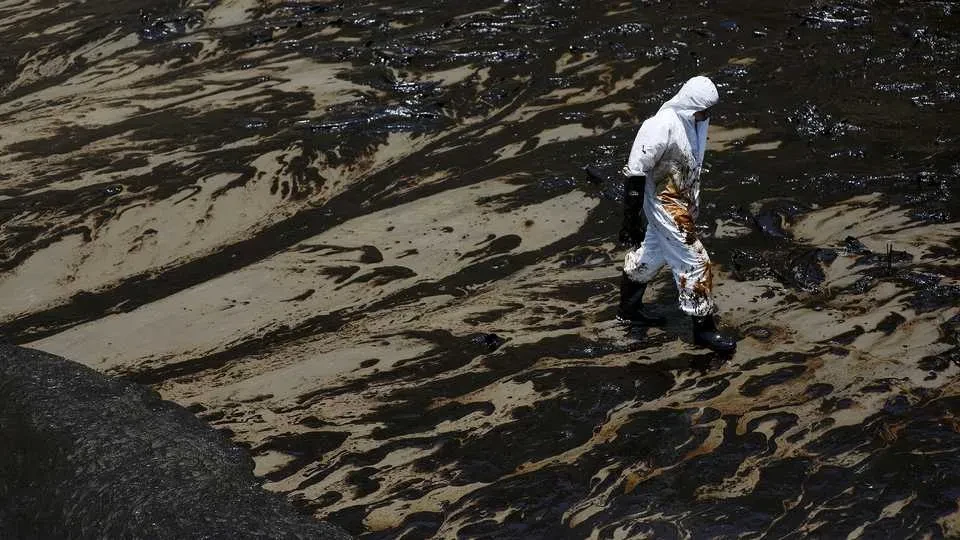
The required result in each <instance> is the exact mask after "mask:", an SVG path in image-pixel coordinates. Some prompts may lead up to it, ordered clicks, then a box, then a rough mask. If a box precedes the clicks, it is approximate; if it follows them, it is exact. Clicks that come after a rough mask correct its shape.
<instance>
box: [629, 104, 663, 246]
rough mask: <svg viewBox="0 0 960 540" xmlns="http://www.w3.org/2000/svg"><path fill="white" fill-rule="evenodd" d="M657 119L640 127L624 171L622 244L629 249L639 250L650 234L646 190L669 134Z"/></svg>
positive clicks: (650, 120)
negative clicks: (645, 214) (636, 248)
mask: <svg viewBox="0 0 960 540" xmlns="http://www.w3.org/2000/svg"><path fill="white" fill-rule="evenodd" d="M659 126H660V125H659V123H658V122H657V121H656V118H651V119H649V120H647V121H646V122H644V123H643V125H641V126H640V130H639V131H637V137H636V138H635V139H634V141H633V148H632V149H631V150H630V158H629V159H628V160H627V165H626V166H625V167H624V168H623V174H624V175H626V179H625V180H624V182H623V224H622V225H621V226H620V242H621V243H623V244H625V245H628V246H638V245H640V243H641V242H643V237H644V236H645V234H646V230H645V229H646V224H645V223H644V219H643V215H642V214H643V190H644V189H645V186H646V183H647V178H646V176H647V175H648V174H650V173H651V172H652V171H653V167H654V166H655V165H656V164H657V161H659V159H660V157H661V156H663V149H664V147H665V146H666V141H667V139H668V136H669V133H663V129H662V128H661V127H659Z"/></svg>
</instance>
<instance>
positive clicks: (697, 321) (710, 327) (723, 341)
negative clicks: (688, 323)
mask: <svg viewBox="0 0 960 540" xmlns="http://www.w3.org/2000/svg"><path fill="white" fill-rule="evenodd" d="M693 342H694V344H696V345H700V346H701V347H706V348H708V349H711V350H713V351H716V352H719V353H732V352H733V351H735V350H737V340H736V339H734V338H733V336H730V335H728V334H725V333H723V332H720V331H719V330H717V323H716V322H715V321H714V320H713V315H708V316H706V317H693Z"/></svg>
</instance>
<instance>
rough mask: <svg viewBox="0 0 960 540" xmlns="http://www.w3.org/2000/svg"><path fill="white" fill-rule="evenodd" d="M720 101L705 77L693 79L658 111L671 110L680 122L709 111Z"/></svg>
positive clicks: (715, 89)
mask: <svg viewBox="0 0 960 540" xmlns="http://www.w3.org/2000/svg"><path fill="white" fill-rule="evenodd" d="M719 100H720V94H719V93H718V92H717V87H716V86H714V84H713V81H711V80H710V79H708V78H707V77H694V78H692V79H690V80H689V81H687V82H686V83H685V84H684V85H683V88H681V89H680V91H679V92H677V95H675V96H673V98H672V99H670V101H668V102H666V103H664V104H663V106H662V107H660V110H661V111H662V110H664V109H673V110H674V111H676V112H677V116H679V117H680V118H681V119H682V120H692V119H693V115H694V113H697V112H700V111H702V110H705V109H709V108H710V107H713V106H714V105H716V104H717V101H719Z"/></svg>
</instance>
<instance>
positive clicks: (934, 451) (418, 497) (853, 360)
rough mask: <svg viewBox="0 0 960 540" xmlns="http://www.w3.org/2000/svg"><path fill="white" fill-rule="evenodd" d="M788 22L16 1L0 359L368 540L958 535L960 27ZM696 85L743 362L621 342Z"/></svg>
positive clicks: (882, 15)
mask: <svg viewBox="0 0 960 540" xmlns="http://www.w3.org/2000/svg"><path fill="white" fill-rule="evenodd" d="M771 4H776V5H771ZM780 4H781V3H769V2H760V1H754V0H750V1H746V2H737V3H732V2H730V3H720V2H706V3H703V2H685V1H684V2H654V1H650V2H639V1H638V2H618V1H604V2H587V1H557V2H548V1H530V2H520V1H493V0H487V1H481V0H477V1H472V0H471V1H457V2H454V1H434V2H426V1H423V0H416V1H414V0H410V1H400V2H357V1H343V2H313V3H306V2H293V1H290V2H281V1H266V0H261V1H256V0H223V1H220V2H215V1H209V2H183V1H154V2H149V1H143V0H138V1H128V2H119V1H108V0H98V1H91V2H50V1H46V0H17V1H12V0H0V38H2V42H3V43H4V47H3V49H2V50H0V271H2V274H0V321H2V326H0V332H2V333H3V334H5V335H7V336H8V337H10V338H11V339H13V340H14V341H15V342H17V343H19V344H25V345H27V346H29V347H33V348H37V349H41V350H44V351H48V352H52V353H54V354H58V355H63V356H66V357H67V358H70V359H73V360H76V361H80V362H83V363H85V364H87V365H89V366H91V367H94V368H96V369H98V370H101V371H103V372H105V373H108V374H111V375H116V376H120V377H124V378H127V379H131V380H135V381H139V382H142V383H146V384H150V385H152V386H153V387H154V388H156V389H157V390H158V391H159V392H160V393H161V394H162V395H163V396H164V397H165V398H167V399H170V400H173V401H176V402H178V403H180V404H182V405H185V406H189V407H191V409H192V410H194V411H195V412H196V413H197V414H198V415H199V416H200V417H201V418H204V419H206V420H207V421H209V422H210V423H212V424H213V425H214V426H216V427H219V428H222V429H223V430H224V432H225V433H227V434H228V435H229V436H230V437H232V438H233V440H234V441H235V442H236V443H238V444H241V445H244V446H247V447H248V448H250V450H251V452H252V453H253V454H254V456H255V460H256V463H257V469H256V472H257V474H258V475H261V476H262V477H263V478H264V480H265V482H266V486H267V487H268V488H269V489H273V490H277V491H280V492H283V493H286V494H287V495H288V496H289V497H290V498H291V499H292V500H294V501H295V502H296V503H297V504H298V505H299V506H301V507H302V508H303V509H304V511H306V512H310V513H313V514H315V515H316V516H317V517H322V518H324V519H327V520H329V521H331V522H333V523H336V524H338V525H341V526H343V527H345V528H346V529H348V530H349V531H351V532H352V533H354V534H357V535H359V536H361V537H364V538H398V537H403V538H421V537H442V538H457V537H462V538H644V537H657V538H671V537H692V538H702V537H730V536H737V535H745V536H748V537H761V536H764V537H775V538H779V537H799V536H807V535H813V536H822V537H852V538H856V537H865V538H870V537H915V538H924V537H933V538H937V537H951V536H954V537H955V536H957V535H960V508H958V501H960V487H958V486H960V484H958V482H957V479H958V478H960V412H958V411H960V385H958V376H960V348H958V346H960V344H958V340H960V262H958V260H960V196H958V192H960V164H958V163H960V162H958V157H960V127H958V126H957V124H956V122H955V120H956V118H957V117H958V113H960V70H958V69H957V66H956V58H957V57H958V55H960V19H958V15H960V11H958V10H960V7H958V6H956V4H954V3H951V2H907V3H896V2H848V3H824V2H792V1H791V2H786V3H782V4H783V5H780ZM695 74H706V75H708V76H710V77H711V78H713V79H714V81H715V82H716V83H717V85H718V87H719V88H720V91H721V100H722V101H721V104H720V105H718V106H717V107H716V108H715V114H714V116H713V120H712V127H711V135H710V151H709V152H708V154H707V162H708V163H707V165H708V169H709V171H708V172H707V173H705V175H704V188H703V192H702V200H703V204H704V207H703V208H702V211H701V215H700V219H699V224H698V228H699V230H700V233H701V235H702V237H703V239H704V243H705V245H706V246H707V249H708V251H709V252H710V253H711V256H712V258H713V260H714V263H715V266H714V268H715V284H716V286H715V287H716V288H715V291H716V298H717V302H718V304H719V305H720V308H721V321H722V324H723V325H724V326H726V327H728V328H730V329H733V330H735V331H737V332H738V333H739V335H740V336H741V337H742V340H741V341H740V344H739V349H738V351H737V353H736V354H735V355H734V356H733V357H732V358H721V357H717V356H714V355H712V354H710V353H708V352H706V351H704V350H702V349H697V348H694V347H693V346H692V345H691V343H690V341H691V340H690V337H689V333H690V326H689V322H688V321H687V320H686V318H685V317H683V316H682V314H681V313H680V312H679V311H678V310H677V308H676V305H675V304H676V291H675V289H674V286H673V283H672V279H671V278H670V277H669V274H668V273H667V272H663V273H661V275H660V276H659V278H658V279H657V281H656V283H655V284H654V285H653V287H652V291H651V293H648V294H650V295H651V300H652V301H653V302H654V303H655V304H657V306H658V307H659V308H660V311H661V312H662V313H663V314H665V315H666V316H667V317H668V319H669V324H668V326H667V328H665V329H663V330H661V329H633V330H630V329H625V328H624V327H622V326H619V325H618V324H617V323H616V322H615V321H614V314H615V311H616V302H617V299H618V280H619V266H620V264H621V263H622V258H623V254H624V246H622V245H618V244H617V241H616V239H617V231H618V229H619V225H620V214H621V210H620V203H619V198H620V190H621V186H620V185H619V183H620V179H619V176H618V170H619V169H620V167H621V166H622V165H623V163H624V161H625V159H626V154H627V152H628V150H629V147H630V144H631V142H632V139H633V136H634V134H635V131H636V128H637V127H638V126H639V124H640V122H642V120H643V119H644V118H646V117H647V116H649V115H651V114H653V112H655V110H656V109H657V107H659V104H660V103H661V102H662V101H664V100H665V99H667V98H669V96H670V95H671V94H672V93H673V92H675V91H676V90H677V89H678V88H679V86H680V84H682V82H683V81H684V80H686V79H687V78H688V77H690V76H692V75H695ZM586 165H593V166H595V167H596V168H597V169H598V170H600V171H602V172H603V173H604V174H606V175H608V176H609V179H608V180H598V179H596V178H594V177H590V176H588V175H586V174H584V172H583V167H584V166H586Z"/></svg>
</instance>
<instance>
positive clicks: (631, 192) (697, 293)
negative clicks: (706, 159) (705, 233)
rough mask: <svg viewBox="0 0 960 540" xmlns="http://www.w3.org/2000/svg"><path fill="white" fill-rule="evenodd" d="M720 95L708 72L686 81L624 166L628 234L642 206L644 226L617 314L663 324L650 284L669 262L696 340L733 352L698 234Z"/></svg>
mask: <svg viewBox="0 0 960 540" xmlns="http://www.w3.org/2000/svg"><path fill="white" fill-rule="evenodd" d="M718 100H719V94H718V92H717V88H716V86H714V84H713V82H712V81H711V80H710V79H708V78H707V77H694V78H692V79H690V80H689V81H687V82H686V84H684V85H683V87H682V88H681V89H680V91H679V92H677V95H675V96H674V97H673V98H672V99H670V100H669V101H667V102H666V103H664V104H663V106H662V107H660V110H659V111H658V112H657V114H656V115H654V116H653V117H652V118H649V119H647V120H646V121H645V122H644V123H643V124H642V125H641V126H640V130H639V131H638V132H637V137H636V139H635V140H634V142H633V148H632V149H631V150H630V158H629V160H628V161H627V165H626V166H625V167H624V169H623V172H624V174H625V175H626V176H627V179H626V189H625V190H624V192H625V195H624V231H621V238H624V237H625V236H626V237H627V238H632V239H634V241H636V240H637V236H638V233H637V232H635V231H636V229H637V223H638V222H639V219H640V211H641V207H642V211H643V214H644V216H645V217H646V221H647V226H646V232H645V234H644V235H643V241H642V243H641V244H640V246H639V247H635V246H634V247H632V248H631V249H629V250H628V251H627V254H626V257H625V259H624V263H623V274H622V282H621V287H620V308H619V310H618V318H619V319H620V320H622V321H625V322H627V323H631V324H642V325H662V324H663V323H664V319H663V318H662V317H657V316H654V315H652V314H650V313H648V312H647V311H646V310H645V309H644V305H643V294H644V292H645V291H646V288H647V283H648V282H649V281H650V280H651V279H653V277H654V276H655V275H656V274H657V272H659V271H660V269H661V268H662V267H663V266H664V265H668V266H669V267H670V268H671V270H672V271H673V279H674V281H675V282H676V285H677V289H678V291H679V303H680V309H681V310H682V311H683V312H684V313H686V314H688V315H690V316H691V317H692V319H693V337H694V343H695V344H697V345H700V346H705V347H708V348H710V349H712V350H714V351H718V352H732V351H734V350H735V349H736V340H734V339H733V338H732V337H731V336H730V335H728V334H725V333H722V332H720V331H719V330H718V329H717V326H716V321H715V320H714V313H715V312H716V306H715V304H714V301H713V270H712V268H711V265H710V257H709V255H707V251H706V250H705V249H704V248H703V244H702V243H701V242H700V239H699V237H698V235H697V229H696V225H695V221H696V219H697V213H698V211H699V205H700V171H701V168H702V166H703V155H704V152H705V151H706V147H707V129H708V128H709V126H710V120H709V118H710V107H712V106H713V105H715V104H716V103H717V101H718Z"/></svg>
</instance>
